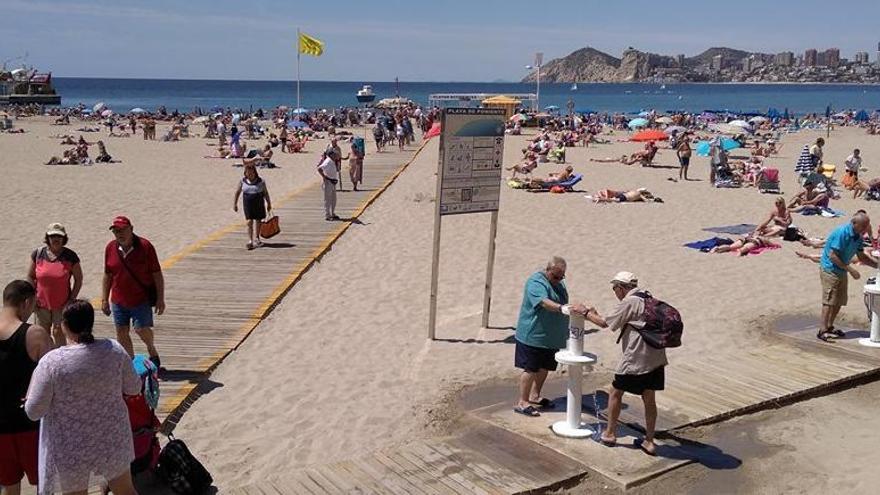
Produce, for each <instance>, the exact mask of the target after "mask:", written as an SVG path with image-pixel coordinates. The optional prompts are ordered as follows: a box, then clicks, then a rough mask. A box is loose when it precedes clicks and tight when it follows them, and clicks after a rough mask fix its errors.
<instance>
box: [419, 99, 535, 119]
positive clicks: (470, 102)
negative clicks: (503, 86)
mask: <svg viewBox="0 0 880 495" xmlns="http://www.w3.org/2000/svg"><path fill="white" fill-rule="evenodd" d="M498 97H503V98H509V99H512V100H519V102H520V104H522V105H523V106H526V107H529V108H531V109H532V110H537V109H538V96H537V95H536V94H535V93H508V94H500V93H437V94H432V95H429V96H428V102H429V103H430V105H431V106H437V107H441V108H442V107H472V106H474V107H478V106H482V105H483V103H484V101H485V100H488V99H492V98H498ZM511 115H513V113H511ZM508 117H509V116H508Z"/></svg>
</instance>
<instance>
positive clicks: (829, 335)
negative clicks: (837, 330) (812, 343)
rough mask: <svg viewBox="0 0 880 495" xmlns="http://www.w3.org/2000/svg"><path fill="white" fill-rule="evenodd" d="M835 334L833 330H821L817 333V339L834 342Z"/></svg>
mask: <svg viewBox="0 0 880 495" xmlns="http://www.w3.org/2000/svg"><path fill="white" fill-rule="evenodd" d="M833 336H834V332H831V331H830V330H819V333H817V334H816V338H817V339H819V340H821V341H822V342H827V343H829V344H833V343H834V340H833Z"/></svg>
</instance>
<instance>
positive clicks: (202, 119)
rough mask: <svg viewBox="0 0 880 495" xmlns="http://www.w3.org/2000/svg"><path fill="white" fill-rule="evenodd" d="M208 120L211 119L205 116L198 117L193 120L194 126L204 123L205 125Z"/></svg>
mask: <svg viewBox="0 0 880 495" xmlns="http://www.w3.org/2000/svg"><path fill="white" fill-rule="evenodd" d="M208 119H209V117H207V116H205V115H202V116H201V117H196V118H194V119H193V124H202V123H204V122H207V121H208Z"/></svg>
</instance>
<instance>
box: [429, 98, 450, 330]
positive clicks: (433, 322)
mask: <svg viewBox="0 0 880 495" xmlns="http://www.w3.org/2000/svg"><path fill="white" fill-rule="evenodd" d="M440 127H441V129H445V128H446V112H445V111H444V112H443V113H441V114H440ZM442 183H443V132H442V131H441V132H440V153H439V159H438V161H437V189H436V192H435V193H434V194H435V195H434V249H433V254H432V256H431V301H430V306H429V308H428V340H434V336H435V335H436V331H435V330H436V328H437V282H438V279H439V277H440V219H441V216H440V195H441V193H442V191H443V189H442V187H441V185H442Z"/></svg>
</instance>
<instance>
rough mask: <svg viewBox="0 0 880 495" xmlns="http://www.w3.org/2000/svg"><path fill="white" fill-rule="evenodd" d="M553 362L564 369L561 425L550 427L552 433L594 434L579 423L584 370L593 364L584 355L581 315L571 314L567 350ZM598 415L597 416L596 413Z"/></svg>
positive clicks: (589, 356) (571, 434) (557, 423)
mask: <svg viewBox="0 0 880 495" xmlns="http://www.w3.org/2000/svg"><path fill="white" fill-rule="evenodd" d="M556 362H558V363H560V364H564V365H566V366H568V390H567V392H566V401H565V403H566V407H565V421H557V422H555V423H553V426H552V429H553V433H555V434H557V435H559V436H561V437H568V438H587V437H590V436H593V434H594V433H595V432H594V431H593V430H592V429H590V427H589V426H587V424H586V423H582V422H581V402H582V400H583V399H582V397H583V391H582V389H583V381H584V366H587V367H590V366H591V365H592V364H593V363H595V362H596V356H595V355H592V354H584V315H581V314H577V313H572V314H569V317H568V347H567V348H566V349H563V350H561V351H559V352H557V353H556ZM597 414H598V412H597Z"/></svg>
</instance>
